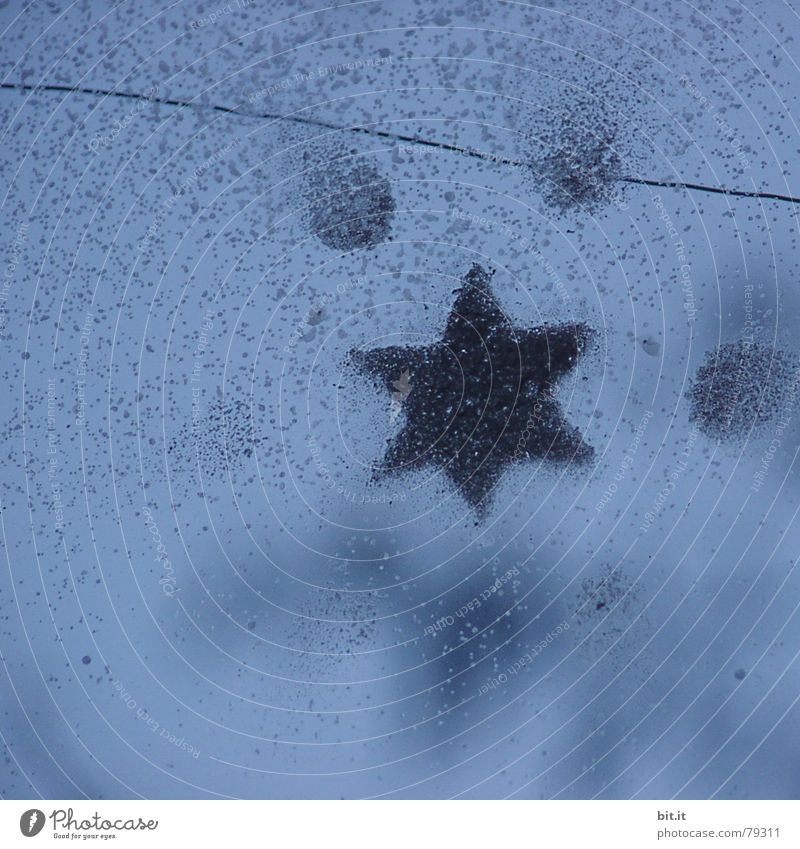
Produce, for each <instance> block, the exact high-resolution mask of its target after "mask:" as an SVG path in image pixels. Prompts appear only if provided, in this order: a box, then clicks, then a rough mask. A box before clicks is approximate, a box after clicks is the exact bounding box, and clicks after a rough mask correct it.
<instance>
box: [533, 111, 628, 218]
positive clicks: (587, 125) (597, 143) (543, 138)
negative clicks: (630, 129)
mask: <svg viewBox="0 0 800 849" xmlns="http://www.w3.org/2000/svg"><path fill="white" fill-rule="evenodd" d="M618 138H619V130H618V127H617V124H616V121H615V120H614V119H612V118H610V117H609V115H608V113H607V112H606V110H605V108H604V105H603V101H602V100H600V99H591V100H586V101H583V102H579V103H576V104H574V105H573V106H572V107H571V108H570V111H568V112H567V111H562V112H561V113H560V114H559V115H557V116H556V117H555V120H552V116H551V121H550V123H548V124H546V125H544V126H543V127H541V128H537V130H536V133H535V134H533V135H532V136H531V137H530V139H529V141H530V144H531V147H532V148H533V150H532V155H531V166H532V174H533V175H534V179H535V180H536V182H537V190H538V191H540V192H541V194H542V197H543V198H544V201H545V203H546V204H547V205H548V206H551V207H553V208H555V209H557V210H558V211H559V212H562V213H563V212H567V211H569V210H573V209H580V210H583V211H585V212H590V213H594V212H597V211H598V210H599V209H601V208H602V207H603V206H606V205H607V204H609V203H612V202H616V203H618V204H619V205H620V206H623V207H624V202H623V200H622V185H623V184H622V183H621V182H620V180H621V178H622V177H624V176H625V174H624V168H623V160H622V156H621V155H620V147H619V142H618Z"/></svg>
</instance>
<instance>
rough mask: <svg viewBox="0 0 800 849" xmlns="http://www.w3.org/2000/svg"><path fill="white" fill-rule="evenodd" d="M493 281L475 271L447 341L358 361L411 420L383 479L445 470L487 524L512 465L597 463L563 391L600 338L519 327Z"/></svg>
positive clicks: (574, 327)
mask: <svg viewBox="0 0 800 849" xmlns="http://www.w3.org/2000/svg"><path fill="white" fill-rule="evenodd" d="M490 282H491V274H490V273H488V272H487V271H485V270H484V269H483V268H482V267H481V266H480V265H473V267H472V268H471V270H470V271H469V273H468V274H467V275H466V278H465V279H464V283H463V285H462V287H461V288H460V289H457V290H456V293H457V297H456V300H455V303H454V304H453V307H452V311H451V313H450V316H449V318H448V320H447V326H446V328H445V331H444V336H443V337H442V340H441V341H440V342H437V343H435V344H433V345H429V346H426V347H421V348H404V347H399V346H394V347H389V348H377V349H373V350H369V351H362V350H355V351H351V353H350V356H351V359H352V361H353V363H354V364H355V366H356V367H357V368H358V369H359V370H360V371H361V372H362V373H364V374H366V375H368V376H370V377H371V378H373V380H375V382H376V383H377V384H379V385H380V386H381V387H382V388H384V389H385V390H388V391H389V392H391V393H393V394H392V397H393V401H394V402H395V403H400V402H402V409H403V411H404V412H405V422H404V424H403V425H402V427H401V429H400V431H399V433H398V434H397V435H396V436H395V437H394V438H392V439H391V440H390V442H389V445H388V447H387V450H386V454H385V455H384V458H383V461H382V462H381V463H380V465H378V466H377V467H376V468H375V469H374V473H373V479H375V480H379V479H383V478H387V477H391V476H395V475H398V474H402V473H405V472H411V471H418V470H421V469H424V468H440V469H442V470H443V471H444V473H445V474H446V475H447V477H448V478H449V479H450V480H451V481H452V483H453V484H454V485H455V486H456V487H457V488H458V490H459V491H460V492H461V494H462V495H463V497H464V498H465V499H466V501H467V503H468V504H469V505H470V506H471V507H472V508H473V509H475V510H476V512H478V513H479V514H481V515H483V514H485V512H486V510H487V509H488V506H489V501H490V500H491V493H492V491H493V489H494V487H495V485H496V484H497V482H498V481H499V480H500V478H501V477H502V475H503V473H504V471H505V470H506V469H507V468H508V467H509V466H511V465H513V464H515V463H518V462H522V461H524V460H529V459H532V458H542V459H547V460H557V461H561V462H586V461H587V460H589V459H591V457H592V456H593V454H594V451H593V449H592V447H591V446H590V445H587V444H586V443H585V442H584V441H583V438H582V436H581V434H580V432H579V431H578V430H577V429H576V428H575V427H573V426H571V425H569V424H568V423H567V422H566V421H565V420H564V417H563V414H562V412H561V408H560V406H559V404H558V401H557V400H556V398H555V388H556V382H557V381H558V379H559V378H560V377H562V376H563V375H564V374H566V373H567V372H568V371H570V370H571V369H572V368H573V367H574V365H575V363H576V362H577V359H578V357H579V356H580V355H581V353H582V352H583V351H584V349H585V348H586V346H587V344H588V342H589V340H590V339H591V337H592V330H591V329H590V328H588V327H587V326H585V325H583V324H564V325H558V326H554V327H551V326H543V327H537V328H534V329H520V328H515V327H513V326H512V325H511V323H510V320H509V318H508V316H506V315H505V313H504V312H503V311H502V309H501V308H500V307H499V305H498V304H497V301H496V300H495V298H494V295H493V294H492V289H491V285H490ZM397 375H400V379H399V380H398V379H397ZM412 385H413V391H412ZM395 396H402V397H401V399H399V400H398V399H397V398H396V397H395Z"/></svg>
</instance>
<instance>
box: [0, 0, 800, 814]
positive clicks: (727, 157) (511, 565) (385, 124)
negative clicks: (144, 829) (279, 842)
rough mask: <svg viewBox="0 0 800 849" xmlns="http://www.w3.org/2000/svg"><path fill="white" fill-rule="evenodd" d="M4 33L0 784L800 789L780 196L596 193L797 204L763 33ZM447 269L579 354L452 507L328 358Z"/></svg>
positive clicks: (61, 16)
mask: <svg viewBox="0 0 800 849" xmlns="http://www.w3.org/2000/svg"><path fill="white" fill-rule="evenodd" d="M0 26H2V81H3V83H4V84H5V87H4V89H2V90H0V110H2V132H3V138H2V144H1V145H0V161H2V175H3V179H2V191H3V200H2V211H1V213H0V214H2V222H3V228H2V252H3V268H2V271H0V274H2V275H3V276H2V281H1V282H0V315H1V316H2V339H1V340H0V349H1V350H2V358H3V359H2V362H3V398H4V403H3V405H2V414H1V415H2V436H3V442H2V445H3V463H2V490H0V499H2V505H1V506H2V514H1V516H2V526H1V527H0V535H1V537H2V548H3V556H2V566H1V568H0V635H1V636H0V651H1V652H2V668H0V733H2V742H3V745H4V750H3V757H2V760H1V761H0V793H2V796H3V797H5V798H27V797H37V796H42V797H45V798H48V797H49V798H82V797H89V798H128V797H148V798H198V797H200V798H203V797H209V798H215V797H251V798H284V797H289V798H296V797H300V798H329V797H330V798H338V797H363V796H389V797H423V798H429V797H435V798H439V797H451V796H463V797H506V796H512V797H515V798H551V797H561V798H581V799H583V798H591V797H595V796H597V797H601V798H630V797H637V798H668V797H673V796H675V797H685V798H706V797H711V796H716V797H721V798H762V797H766V798H787V797H788V798H796V797H797V795H798V792H799V791H800V779H798V771H797V757H796V742H797V740H798V736H799V735H800V712H799V711H798V706H797V700H798V696H800V669H799V668H798V662H797V655H798V651H799V650H800V612H798V604H800V592H798V591H799V590H800V578H798V574H797V572H796V570H795V562H796V557H797V552H798V541H799V538H798V520H797V510H798V507H799V506H800V493H799V492H798V481H797V471H796V457H797V451H798V448H799V447H800V441H798V436H800V429H798V422H797V400H798V399H799V398H800V395H799V394H798V392H800V383H798V382H797V380H796V376H797V375H798V374H800V372H797V371H796V368H797V366H796V359H795V358H796V357H797V356H798V355H800V341H799V336H798V322H799V321H800V316H798V310H800V296H799V295H798V286H797V256H798V255H797V233H798V211H800V206H798V205H796V204H794V203H792V202H790V201H787V200H774V199H770V198H764V197H742V196H737V195H730V194H720V193H710V192H708V191H704V190H702V189H686V188H665V187H658V186H649V185H645V184H642V183H641V182H629V181H628V182H626V181H625V180H623V179H621V178H631V179H633V180H641V179H644V180H653V181H661V182H664V181H666V182H679V183H692V184H698V185H700V186H706V187H728V188H733V189H736V190H740V191H742V192H754V191H763V192H770V193H776V194H780V195H789V196H797V195H800V169H799V168H798V161H800V160H799V159H798V127H797V118H798V104H797V97H798V93H799V92H800V86H798V75H799V74H800V69H799V68H798V65H797V44H798V36H799V35H800V23H798V17H797V10H796V9H795V8H793V6H792V4H790V3H783V2H751V0H748V2H746V3H744V4H741V3H736V2H731V3H723V2H702V3H699V4H696V5H694V6H692V5H689V4H686V3H677V2H676V3H673V2H665V1H664V2H648V3H644V2H634V3H633V4H630V5H628V4H623V3H619V2H615V0H599V2H598V0H592V2H585V3H584V2H563V3H544V4H540V5H534V4H528V3H523V2H500V0H491V2H484V0H460V2H451V0H437V1H436V2H429V1H428V0H420V2H410V0H409V1H408V2H407V0H391V2H390V0H366V2H355V3H344V4H338V5H332V6H326V5H324V4H322V3H313V2H301V3H279V2H260V0H252V2H250V3H245V2H240V3H238V4H237V3H236V2H230V3H227V4H224V3H220V4H218V5H217V6H212V5H208V4H205V5H203V4H199V3H189V2H186V3H174V4H172V5H167V4H166V3H157V2H137V3H132V2H127V3H121V4H111V3H105V2H100V0H92V2H83V3H73V4H70V3H66V2H63V3H61V2H42V3H36V4H31V5H23V4H22V3H17V2H6V3H5V4H3V8H2V11H1V12H0ZM70 89H72V90H70ZM104 92H105V93H104ZM110 92H116V93H117V94H116V95H112V94H110ZM122 93H126V94H135V95H141V97H139V98H131V97H121V96H119V95H120V94H122ZM182 103H183V104H187V105H184V106H181V105H180V104H182ZM214 106H221V107H227V110H225V109H222V110H221V109H214V108H212V107H214ZM230 110H237V111H238V112H239V113H241V114H232V111H230ZM354 127H355V128H360V129H359V130H352V129H350V128H354ZM337 128H339V129H337ZM364 129H366V130H368V132H364V131H363V130H364ZM409 138H411V139H421V140H428V141H432V142H436V143H437V144H434V145H430V144H427V145H426V144H420V143H417V142H414V141H408V139H409ZM448 146H449V147H448ZM358 185H366V186H367V187H366V188H354V186H358ZM337 187H339V188H338V189H337ZM337 191H339V192H343V194H342V195H341V196H339V195H337ZM364 216H366V217H364ZM352 218H355V219H358V222H359V223H357V224H353V223H352V221H351V220H350V219H352ZM475 263H478V264H480V265H481V266H483V267H485V268H491V269H494V277H493V279H492V286H493V291H494V293H495V295H496V297H497V299H498V301H499V303H500V304H501V306H502V308H503V310H504V311H505V312H506V313H507V315H508V317H509V320H510V322H511V323H512V324H513V325H514V326H515V327H525V328H531V327H538V326H541V325H544V324H557V323H565V322H566V323H568V322H584V323H586V324H587V325H589V326H591V327H592V328H593V329H594V330H595V334H596V335H595V343H594V345H593V346H592V348H591V350H590V351H588V352H587V354H586V355H585V356H584V357H583V358H582V359H581V360H580V362H579V363H578V365H577V367H576V368H575V369H573V370H571V371H570V372H569V374H567V375H566V376H565V378H564V379H563V380H561V381H560V382H559V383H558V385H557V398H558V400H559V402H560V404H561V407H562V409H563V410H564V412H565V416H566V417H567V418H568V420H569V421H570V422H571V423H572V424H573V425H575V426H576V427H578V428H580V430H581V431H582V434H583V437H584V439H585V440H586V441H587V443H589V444H590V445H592V446H593V447H594V450H595V455H594V459H593V461H592V462H591V463H590V464H588V466H587V465H581V464H569V463H563V462H562V463H554V462H550V461H549V460H548V459H547V458H545V459H544V460H542V459H538V460H534V461H530V462H524V463H520V464H519V465H517V466H516V467H515V468H513V469H511V470H510V471H508V472H506V474H505V475H504V476H503V478H502V480H501V482H500V484H499V485H498V488H497V490H496V492H495V493H494V497H493V500H492V503H491V506H490V508H489V509H488V510H486V511H485V514H483V513H482V514H478V513H476V511H474V510H473V509H471V507H470V505H469V504H468V503H467V502H466V501H465V500H464V499H462V498H461V496H460V495H459V493H458V492H457V491H456V489H455V488H454V487H453V486H452V484H451V482H450V481H449V480H448V479H447V477H446V476H444V475H442V474H441V470H437V469H435V468H431V469H429V470H427V472H424V473H423V472H417V473H413V474H409V475H400V476H397V477H396V478H393V479H392V480H390V481H386V480H373V479H372V476H371V473H370V468H371V467H372V466H374V465H375V464H376V463H378V462H379V461H380V459H381V457H382V456H383V454H384V451H385V449H386V444H387V441H388V440H389V439H391V437H392V436H393V435H394V434H395V433H396V432H397V431H398V429H399V428H400V427H402V426H403V423H404V419H403V417H404V411H403V400H404V398H405V397H407V394H408V392H409V391H410V392H413V391H414V377H413V375H411V379H410V387H411V388H410V390H409V389H408V385H407V384H406V383H404V382H403V381H402V380H401V377H402V376H401V375H400V374H398V381H400V388H399V389H398V390H397V397H393V396H390V395H389V394H388V393H387V392H383V391H381V390H380V388H378V387H375V386H373V385H372V384H371V383H370V382H369V381H368V380H365V379H364V377H363V375H358V374H357V373H355V372H354V371H353V370H352V369H350V368H349V367H348V365H347V363H348V353H349V352H350V351H351V350H352V349H354V348H374V347H381V346H384V345H390V344H393V345H403V346H411V347H419V346H422V345H430V344H433V343H435V342H437V341H438V340H439V339H441V337H442V334H443V329H444V325H445V322H446V320H447V316H448V314H449V313H450V310H451V307H452V304H453V302H454V299H455V297H456V296H455V294H454V293H455V291H456V290H457V289H458V287H459V286H460V285H461V283H462V281H463V279H464V277H465V275H466V274H467V272H468V271H469V269H470V268H471V267H472V265H473V264H475ZM728 343H731V344H735V345H737V346H739V347H737V348H734V349H732V350H733V351H734V355H733V356H732V357H731V358H729V359H731V361H732V362H734V364H735V363H736V362H737V361H739V362H740V363H743V367H742V368H740V369H735V368H734V370H733V372H731V368H728V372H727V374H726V376H725V380H724V381H723V382H722V384H720V383H719V382H717V383H716V384H715V383H714V381H715V380H716V377H715V375H717V374H721V369H719V368H717V367H716V366H715V362H716V363H718V362H720V361H719V360H715V354H714V352H715V351H717V349H718V348H719V346H720V345H725V344H728ZM742 346H743V347H742ZM723 350H726V349H723ZM739 351H742V352H743V353H741V355H740V354H739V353H738V352H739ZM709 358H710V359H709ZM709 363H710V364H711V365H710V367H709ZM704 364H705V370H703V367H704ZM709 368H710V370H709ZM709 375H711V377H709ZM704 381H705V382H704ZM709 381H710V382H711V384H713V385H711V386H708V382H709ZM698 385H699V386H700V389H699V390H697V389H695V390H692V387H697V386H698ZM403 387H405V388H403ZM706 388H708V389H709V391H705V390H706ZM464 393H465V397H466V398H469V397H470V395H469V393H470V382H469V375H465V378H464ZM693 399H694V402H693ZM697 399H700V400H699V401H698V400H697ZM693 403H694V406H693ZM698 404H699V406H698ZM693 411H694V412H693ZM492 587H494V589H492ZM476 602H477V603H476ZM470 606H471V607H472V609H471V610H470V609H469V608H470Z"/></svg>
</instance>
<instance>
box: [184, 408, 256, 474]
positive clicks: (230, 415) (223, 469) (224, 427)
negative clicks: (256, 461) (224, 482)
mask: <svg viewBox="0 0 800 849" xmlns="http://www.w3.org/2000/svg"><path fill="white" fill-rule="evenodd" d="M261 442H262V438H261V437H260V435H259V433H258V429H257V428H256V426H255V421H254V419H253V411H252V408H251V405H250V402H249V401H243V400H241V399H237V400H234V401H226V400H225V399H223V398H216V399H215V400H214V401H213V402H212V403H211V404H209V406H208V410H207V412H206V414H205V415H204V416H201V417H200V418H199V419H197V420H196V421H194V422H190V423H189V424H187V425H184V426H183V427H182V428H181V429H180V430H179V432H178V435H177V436H175V437H174V438H173V439H172V441H171V442H170V443H169V448H168V452H169V456H170V461H171V462H172V463H173V464H175V465H176V466H177V467H178V468H180V469H181V470H183V471H188V470H190V469H194V468H195V466H196V464H197V462H198V461H199V463H200V468H201V469H202V471H203V472H204V473H205V474H208V475H211V476H214V477H218V476H223V475H225V474H226V473H227V472H228V471H229V470H231V469H234V468H238V467H239V466H241V464H242V461H243V460H245V459H247V458H249V457H251V456H252V455H253V452H254V451H255V449H256V448H257V447H258V446H259V445H260V444H261Z"/></svg>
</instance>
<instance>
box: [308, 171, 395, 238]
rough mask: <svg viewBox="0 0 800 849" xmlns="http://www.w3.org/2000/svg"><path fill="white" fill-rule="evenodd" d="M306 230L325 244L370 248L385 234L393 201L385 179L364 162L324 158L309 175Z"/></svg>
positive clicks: (389, 222)
mask: <svg viewBox="0 0 800 849" xmlns="http://www.w3.org/2000/svg"><path fill="white" fill-rule="evenodd" d="M307 201H308V203H309V210H308V225H309V228H310V230H311V231H312V232H313V233H314V234H315V235H316V236H317V237H318V238H319V239H320V241H322V242H323V243H324V244H326V245H327V246H328V247H329V248H333V249H334V250H337V251H354V250H364V249H366V248H372V247H374V246H375V245H378V244H380V243H381V242H384V241H386V239H388V238H389V235H390V233H391V229H392V219H393V218H394V214H395V208H396V206H395V201H394V197H393V196H392V189H391V186H390V185H389V181H388V180H387V179H386V178H385V177H382V176H381V174H380V172H379V171H378V169H377V168H376V167H375V166H374V165H371V164H370V163H367V162H355V163H354V162H342V161H331V162H325V163H323V165H321V166H320V167H319V168H318V169H317V170H315V171H314V172H313V173H312V174H311V176H310V178H309V187H308V191H307Z"/></svg>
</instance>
